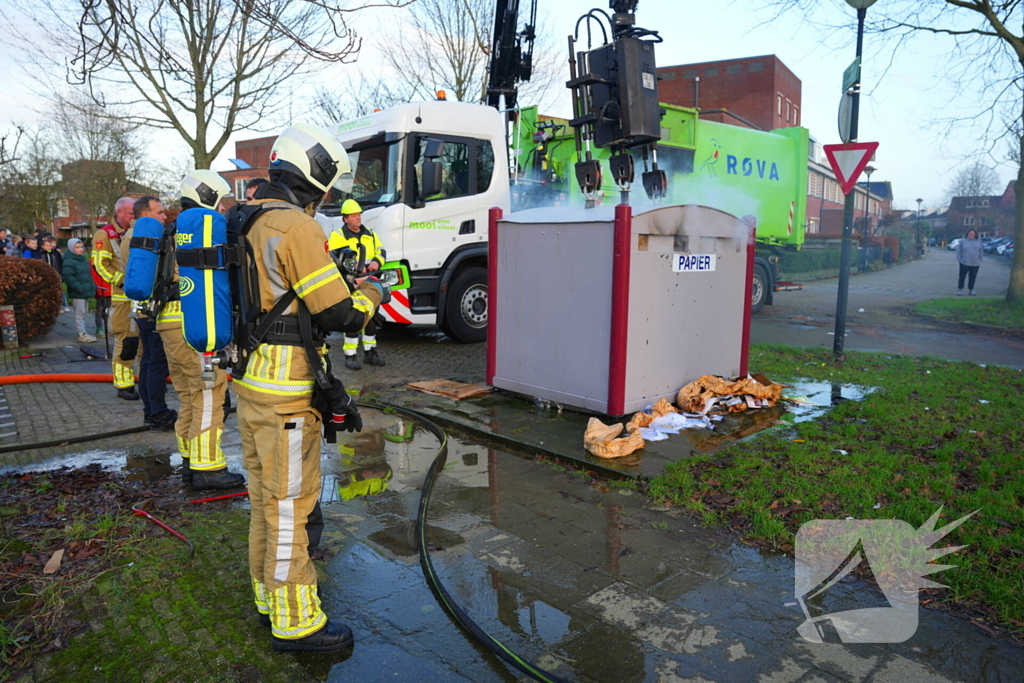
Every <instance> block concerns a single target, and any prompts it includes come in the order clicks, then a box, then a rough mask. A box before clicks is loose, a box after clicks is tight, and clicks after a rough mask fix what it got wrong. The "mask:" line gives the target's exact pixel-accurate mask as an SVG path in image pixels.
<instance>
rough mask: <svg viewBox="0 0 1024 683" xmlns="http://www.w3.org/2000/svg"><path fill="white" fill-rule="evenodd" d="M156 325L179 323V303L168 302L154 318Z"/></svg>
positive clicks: (180, 319) (180, 318)
mask: <svg viewBox="0 0 1024 683" xmlns="http://www.w3.org/2000/svg"><path fill="white" fill-rule="evenodd" d="M156 321H157V323H179V322H181V321H182V316H181V302H180V301H168V302H167V303H166V304H164V307H163V308H162V309H161V310H160V314H159V315H157V317H156Z"/></svg>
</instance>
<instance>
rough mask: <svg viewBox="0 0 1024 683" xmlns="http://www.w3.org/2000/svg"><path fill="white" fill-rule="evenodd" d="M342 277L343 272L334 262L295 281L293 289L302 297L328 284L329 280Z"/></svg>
mask: <svg viewBox="0 0 1024 683" xmlns="http://www.w3.org/2000/svg"><path fill="white" fill-rule="evenodd" d="M340 279H341V273H340V272H338V269H337V268H336V267H335V266H334V264H333V263H332V264H331V265H329V266H324V267H323V268H321V269H320V270H317V271H315V272H313V273H310V274H309V275H307V276H306V277H304V278H302V279H301V280H299V281H298V282H296V283H295V287H293V289H294V290H295V293H296V294H298V295H299V296H300V297H306V296H307V295H309V294H310V293H312V292H315V291H316V290H318V289H320V288H321V287H323V286H324V285H326V284H327V283H328V282H331V281H332V280H340Z"/></svg>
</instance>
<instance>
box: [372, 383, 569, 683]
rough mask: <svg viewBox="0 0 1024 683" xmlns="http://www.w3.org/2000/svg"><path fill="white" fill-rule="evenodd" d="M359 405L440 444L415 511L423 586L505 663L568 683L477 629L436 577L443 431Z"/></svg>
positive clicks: (544, 679) (550, 681) (545, 682)
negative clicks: (435, 518) (434, 519)
mask: <svg viewBox="0 0 1024 683" xmlns="http://www.w3.org/2000/svg"><path fill="white" fill-rule="evenodd" d="M358 405H359V406H361V407H366V408H373V409H374V410H380V411H393V412H396V413H399V414H401V415H405V416H407V417H409V418H411V419H413V420H415V421H416V422H418V423H420V424H421V425H423V426H424V427H426V428H427V430H428V431H429V432H430V433H431V434H433V435H434V436H435V437H437V440H438V441H439V442H440V444H441V445H440V447H439V448H438V449H437V456H436V457H435V458H434V462H433V463H431V465H430V469H429V470H427V478H426V480H425V481H424V482H423V491H422V492H421V493H420V505H419V510H418V512H417V514H416V540H417V545H418V546H419V548H418V550H419V556H420V568H421V569H422V570H423V576H424V578H426V580H427V585H428V586H430V589H431V590H432V591H433V592H434V595H435V596H437V599H438V600H439V601H440V602H441V605H442V606H443V607H444V608H445V609H446V610H447V611H448V613H449V614H450V615H451V616H452V617H453V618H454V619H455V621H456V622H458V624H459V626H461V627H462V628H464V629H465V630H466V631H468V632H469V633H470V634H471V635H472V636H473V637H474V638H476V639H477V640H478V641H480V643H482V644H483V646H484V647H486V648H487V649H488V650H490V651H491V652H492V653H494V654H495V655H497V656H498V657H500V658H501V659H502V660H503V661H505V662H506V663H507V664H508V665H509V666H512V667H514V668H516V669H518V670H519V671H522V672H523V673H524V674H526V675H527V676H529V677H530V678H532V679H534V680H537V681H541V683H568V682H567V681H566V680H565V679H564V678H562V677H560V676H556V675H555V674H553V673H551V672H549V671H545V670H544V669H542V668H540V667H538V666H534V665H533V664H531V663H530V662H528V661H526V660H525V659H523V658H522V657H520V656H519V655H517V654H516V653H515V652H513V651H512V650H509V649H508V648H507V647H505V646H504V645H502V644H501V642H499V641H498V640H497V639H496V638H495V637H494V636H492V635H491V634H489V633H488V632H487V631H485V630H483V629H482V628H480V626H479V625H478V624H477V623H476V622H475V621H473V619H472V618H471V617H470V616H469V615H468V614H466V611H465V610H464V609H462V607H461V606H460V605H459V604H458V603H457V602H455V600H454V599H453V598H452V596H451V594H450V593H449V592H448V589H447V588H445V587H444V584H442V583H441V579H440V578H439V577H438V576H437V572H436V571H435V570H434V564H433V562H431V561H430V553H429V552H428V551H427V508H428V506H429V505H430V494H431V492H432V491H433V490H434V482H435V481H436V480H437V475H438V473H439V472H441V470H443V469H444V466H445V463H446V462H447V461H448V435H447V434H445V432H444V430H443V429H441V428H440V427H438V426H437V425H436V424H434V423H433V422H431V421H430V420H428V419H427V418H425V417H423V416H422V415H420V414H418V413H416V412H414V411H412V410H407V409H405V408H399V407H398V406H393V405H387V406H383V405H378V404H374V403H359V404H358Z"/></svg>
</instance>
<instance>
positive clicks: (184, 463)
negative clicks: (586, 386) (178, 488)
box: [181, 458, 192, 486]
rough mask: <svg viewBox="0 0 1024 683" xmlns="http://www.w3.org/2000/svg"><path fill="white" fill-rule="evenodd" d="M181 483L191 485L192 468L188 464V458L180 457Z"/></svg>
mask: <svg viewBox="0 0 1024 683" xmlns="http://www.w3.org/2000/svg"><path fill="white" fill-rule="evenodd" d="M181 483H182V484H185V485H186V486H191V485H192V470H191V468H190V467H189V464H188V458H182V459H181Z"/></svg>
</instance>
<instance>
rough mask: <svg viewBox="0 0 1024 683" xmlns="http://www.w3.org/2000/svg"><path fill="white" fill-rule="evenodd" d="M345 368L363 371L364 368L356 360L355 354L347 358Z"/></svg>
mask: <svg viewBox="0 0 1024 683" xmlns="http://www.w3.org/2000/svg"><path fill="white" fill-rule="evenodd" d="M345 367H346V368H348V369H349V370H362V369H363V366H362V365H361V364H360V363H359V361H358V360H357V359H356V357H355V354H353V355H351V356H345Z"/></svg>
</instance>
